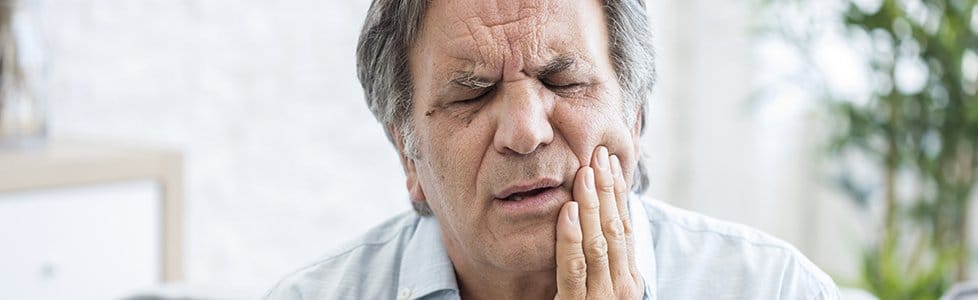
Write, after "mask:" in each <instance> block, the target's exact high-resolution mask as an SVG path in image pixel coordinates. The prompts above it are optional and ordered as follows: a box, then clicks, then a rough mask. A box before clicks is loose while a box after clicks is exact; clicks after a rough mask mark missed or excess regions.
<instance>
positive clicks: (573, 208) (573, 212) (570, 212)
mask: <svg viewBox="0 0 978 300" xmlns="http://www.w3.org/2000/svg"><path fill="white" fill-rule="evenodd" d="M567 220H568V221H570V223H571V224H577V202H571V203H570V207H568V209H567Z"/></svg>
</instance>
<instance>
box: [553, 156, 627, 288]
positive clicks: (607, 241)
mask: <svg viewBox="0 0 978 300" xmlns="http://www.w3.org/2000/svg"><path fill="white" fill-rule="evenodd" d="M590 165H591V167H583V168H581V169H580V170H578V172H577V177H576V178H575V179H574V201H570V202H567V203H565V204H564V206H563V207H562V208H561V210H560V217H559V218H558V219H557V246H556V252H555V253H556V260H557V296H556V297H555V298H556V299H585V298H587V299H639V298H641V297H642V295H643V293H644V289H645V287H644V284H645V283H644V281H643V280H642V276H641V275H640V274H639V272H638V268H637V267H636V265H635V253H634V250H633V246H632V238H631V236H632V233H631V228H632V227H631V224H630V221H629V218H628V205H627V203H625V201H627V199H628V189H627V188H626V184H625V178H624V175H623V174H622V168H621V162H620V161H619V160H618V157H617V156H615V155H611V156H610V157H609V155H608V149H607V148H605V147H604V146H598V148H597V149H595V151H594V155H593V157H592V158H591V164H590ZM592 167H593V168H592Z"/></svg>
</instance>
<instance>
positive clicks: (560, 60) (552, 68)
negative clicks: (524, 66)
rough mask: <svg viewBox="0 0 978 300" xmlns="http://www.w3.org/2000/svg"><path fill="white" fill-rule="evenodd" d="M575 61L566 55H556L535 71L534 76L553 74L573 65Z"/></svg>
mask: <svg viewBox="0 0 978 300" xmlns="http://www.w3.org/2000/svg"><path fill="white" fill-rule="evenodd" d="M576 63H577V61H576V60H574V58H571V57H568V56H558V57H557V58H554V59H552V60H550V62H547V64H546V65H544V66H543V67H542V68H540V70H539V71H537V74H536V77H541V78H542V77H547V76H550V75H553V74H557V73H560V72H563V71H567V70H568V69H570V68H572V67H574V65H575V64H576Z"/></svg>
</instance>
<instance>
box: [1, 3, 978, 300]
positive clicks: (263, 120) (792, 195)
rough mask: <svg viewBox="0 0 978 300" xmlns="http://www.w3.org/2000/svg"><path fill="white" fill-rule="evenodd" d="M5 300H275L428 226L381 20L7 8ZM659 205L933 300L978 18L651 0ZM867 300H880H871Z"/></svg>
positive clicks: (956, 185) (956, 197) (877, 7)
mask: <svg viewBox="0 0 978 300" xmlns="http://www.w3.org/2000/svg"><path fill="white" fill-rule="evenodd" d="M0 4H2V5H0V9H2V13H0V70H2V72H0V83H2V84H0V254H2V255H0V290H4V291H5V294H7V295H10V296H11V297H12V299H62V298H72V299H106V298H123V297H137V296H163V297H184V296H186V297H197V298H226V299H240V298H245V299H247V298H257V297H260V296H261V295H262V294H263V293H264V292H265V291H266V290H267V289H268V288H270V287H271V286H272V285H274V284H275V283H276V282H277V281H278V280H279V279H281V278H282V277H283V276H285V275H286V274H289V273H290V272H292V271H294V270H296V269H298V268H300V267H302V266H304V265H307V264H309V263H311V262H313V261H315V260H316V259H317V258H319V257H320V256H322V255H324V254H326V253H328V252H329V251H330V249H332V248H334V247H337V246H338V245H340V244H341V243H343V242H344V241H347V240H350V239H352V238H354V237H356V236H358V235H359V234H361V233H363V232H364V231H365V230H367V229H368V228H370V227H372V226H374V225H376V224H378V223H380V222H382V221H383V220H385V219H387V218H390V217H392V216H394V215H396V214H398V213H401V212H405V211H409V210H410V205H409V202H408V200H407V193H406V191H405V190H404V188H403V186H404V182H403V180H404V178H403V175H402V172H401V168H400V165H399V162H398V160H397V157H396V156H395V152H394V150H393V147H392V146H391V145H390V144H389V143H388V142H387V139H386V138H385V136H384V133H383V131H382V129H381V127H380V126H379V125H378V123H376V121H375V120H374V118H373V116H372V115H371V114H370V112H369V111H368V110H367V108H366V106H365V104H364V101H363V95H362V90H361V89H360V86H359V83H358V82H357V80H356V75H355V61H354V50H355V45H356V40H357V37H358V35H359V30H360V26H361V24H362V20H363V18H364V16H365V14H366V10H367V8H368V6H369V4H370V3H369V1H368V0H354V1H312V0H288V1H251V0H246V1H228V0H181V1H174V0H140V1H127V0H71V1H64V0H57V1H53V0H22V1H11V0H2V1H0ZM647 6H648V10H649V16H650V18H651V23H652V26H653V31H654V32H655V34H656V40H655V42H654V43H655V45H656V51H657V53H658V66H659V71H660V74H659V82H658V86H657V87H656V91H655V95H654V96H653V99H652V100H651V108H650V110H649V113H650V115H649V116H648V120H649V126H648V130H647V132H646V135H645V137H644V140H643V148H644V151H645V154H646V156H647V158H648V160H649V162H650V165H649V167H650V169H651V173H652V182H651V183H652V184H651V189H650V194H651V195H652V196H654V197H655V198H656V199H658V200H660V201H665V202H668V203H671V204H673V205H676V206H679V207H683V208H686V209H690V210H694V211H697V212H700V213H703V214H706V215H709V216H713V217H717V218H720V219H725V220H730V221H734V222H739V223H744V224H747V225H750V226H753V227H756V228H759V229H761V230H763V231H766V232H768V233H770V234H773V235H775V236H777V237H779V238H782V239H784V240H787V241H788V242H790V243H792V244H794V245H795V246H796V247H797V248H798V249H799V250H801V252H803V253H804V254H805V255H806V256H808V257H809V258H810V259H811V260H812V261H814V262H815V263H816V264H817V265H818V266H819V267H821V268H822V269H823V270H825V271H826V272H827V273H829V274H830V275H832V277H833V278H834V279H835V281H836V282H837V283H838V284H839V285H841V286H845V287H847V288H852V289H854V290H852V291H850V292H849V294H847V295H849V297H852V298H853V299H856V298H859V299H862V298H860V297H871V296H869V294H875V295H876V297H879V298H880V299H936V298H938V297H939V296H940V295H942V294H945V293H946V291H947V290H948V289H950V288H951V286H952V285H953V284H955V283H961V282H968V280H969V279H970V278H974V277H973V276H972V274H973V273H974V270H976V269H978V268H975V267H974V266H972V265H974V261H975V260H974V259H973V258H972V257H975V255H973V254H975V253H974V247H973V245H974V241H975V240H978V230H976V229H978V228H976V226H978V223H976V222H975V220H974V219H975V218H974V217H971V216H973V215H974V214H975V208H974V207H973V206H972V205H970V203H971V201H973V200H974V199H975V198H976V196H975V193H974V192H973V190H974V186H975V185H976V182H978V175H976V173H978V150H976V149H978V98H976V96H975V90H976V86H978V85H976V79H978V54H976V53H978V52H976V51H978V38H976V35H978V34H976V33H978V17H976V15H978V8H976V1H974V0H948V1H941V0H935V1H919V0H852V1H851V2H850V1H845V0H831V1H821V0H819V1H814V0H812V1H805V0H783V1H763V0H743V1H722V0H682V1H673V0H649V1H648V3H647ZM860 290H861V291H865V292H859V291H860Z"/></svg>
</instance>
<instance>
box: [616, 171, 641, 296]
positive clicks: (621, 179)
mask: <svg viewBox="0 0 978 300" xmlns="http://www.w3.org/2000/svg"><path fill="white" fill-rule="evenodd" d="M611 173H612V174H613V175H614V176H615V195H617V197H616V198H617V199H618V216H619V218H621V225H622V226H621V227H622V229H624V233H625V247H626V249H627V250H628V271H629V273H631V274H632V279H637V278H638V266H637V265H636V263H635V246H634V245H635V241H634V239H635V238H634V237H633V236H632V218H631V217H630V216H629V212H628V193H629V190H628V184H627V183H626V182H625V174H624V171H622V166H621V160H619V159H618V156H617V155H612V156H611Z"/></svg>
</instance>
